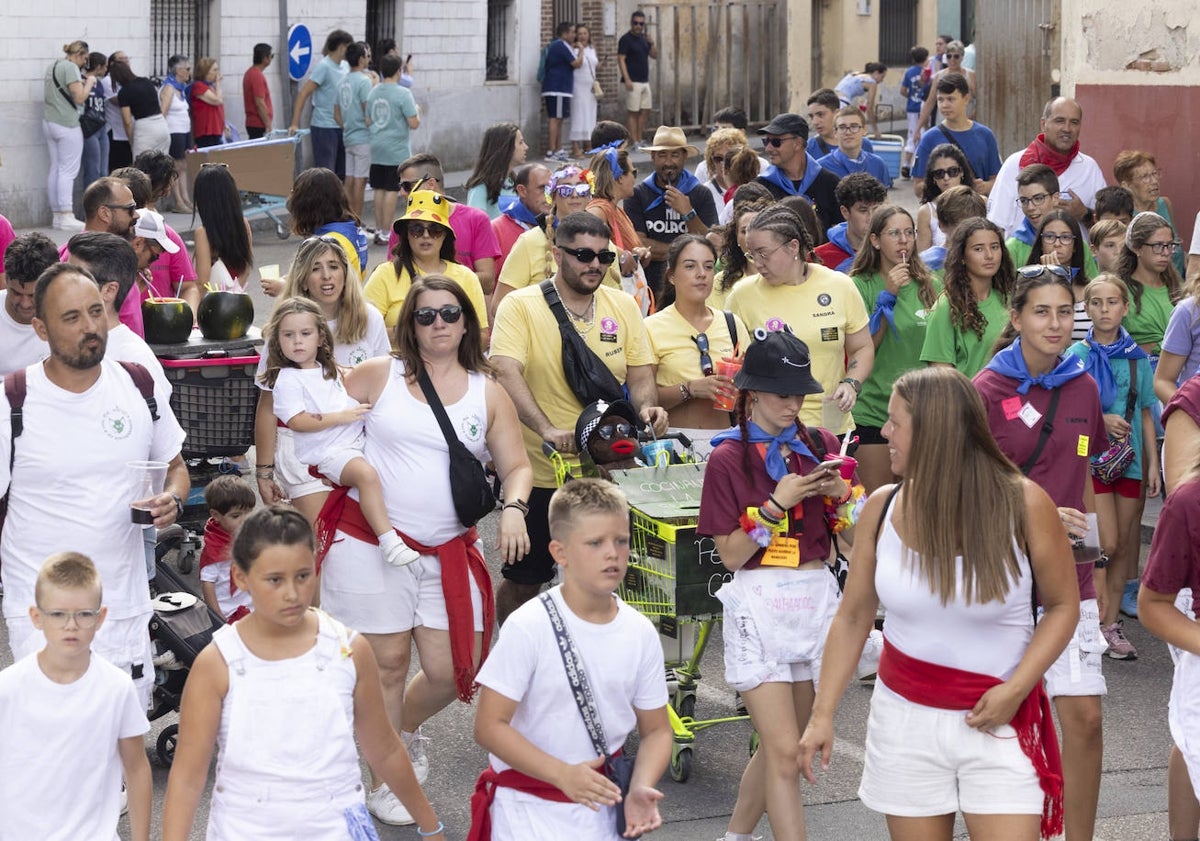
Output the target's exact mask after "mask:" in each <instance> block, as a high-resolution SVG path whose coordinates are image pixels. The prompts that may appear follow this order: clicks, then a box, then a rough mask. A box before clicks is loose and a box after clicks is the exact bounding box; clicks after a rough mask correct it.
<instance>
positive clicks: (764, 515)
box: [758, 502, 784, 526]
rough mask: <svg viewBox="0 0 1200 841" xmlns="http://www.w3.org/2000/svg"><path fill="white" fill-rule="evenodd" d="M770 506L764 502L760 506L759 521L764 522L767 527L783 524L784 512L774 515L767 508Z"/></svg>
mask: <svg viewBox="0 0 1200 841" xmlns="http://www.w3.org/2000/svg"><path fill="white" fill-rule="evenodd" d="M770 504H771V503H770V502H764V503H763V504H762V505H760V506H759V508H758V516H759V518H760V519H763V520H765V521H766V522H767V525H771V526H777V525H779V524H780V523H782V522H783V517H784V512H782V511H780V512H779V513H778V514H776V513H775V512H774V511H770V510H769V509H768V508H767V506H769V505H770Z"/></svg>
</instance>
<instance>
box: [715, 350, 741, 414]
mask: <svg viewBox="0 0 1200 841" xmlns="http://www.w3.org/2000/svg"><path fill="white" fill-rule="evenodd" d="M740 370H742V357H740V356H726V357H725V358H723V359H721V360H720V361H718V362H717V373H718V374H720V375H721V376H722V377H729V379H731V380H732V379H733V378H734V377H735V376H737V372H738V371H740ZM736 400H737V397H736V395H729V396H728V397H727V396H724V395H720V394H718V395H717V396H716V397H714V398H713V408H714V409H718V410H720V411H722V412H732V411H733V407H734V404H735V401H736Z"/></svg>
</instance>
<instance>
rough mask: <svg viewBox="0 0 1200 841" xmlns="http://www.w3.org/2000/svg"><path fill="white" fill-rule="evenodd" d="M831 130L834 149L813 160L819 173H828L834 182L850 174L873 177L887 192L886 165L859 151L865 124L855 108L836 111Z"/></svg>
mask: <svg viewBox="0 0 1200 841" xmlns="http://www.w3.org/2000/svg"><path fill="white" fill-rule="evenodd" d="M833 130H834V133H835V134H837V141H838V147H837V148H836V149H834V150H833V151H832V152H830V153H829V154H828V155H826V156H825V157H823V158H818V159H817V163H818V164H819V165H820V167H821V169H824V170H826V171H828V172H832V173H833V174H834V175H836V176H837V177H838V178H845V177H846V176H847V175H849V174H850V173H852V172H865V173H867V174H869V175H873V176H875V178H876V179H877V180H878V181H879V183H881V184H882V185H883V186H884V187H886V188H887V189H889V190H890V189H891V187H892V174H891V172H889V171H888V166H887V164H885V163H884V162H883V158H881V157H879V156H878V155H876V154H873V153H871V152H867V151H865V150H864V149H863V138H864V135H866V132H867V123H866V120H865V119H864V118H863V113H862V111H860V110H859V109H858V106H856V105H847V106H846V107H845V108H842V109H839V110H838V112H837V113H836V114H835V115H834V117H833Z"/></svg>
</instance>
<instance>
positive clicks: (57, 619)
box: [38, 608, 100, 628]
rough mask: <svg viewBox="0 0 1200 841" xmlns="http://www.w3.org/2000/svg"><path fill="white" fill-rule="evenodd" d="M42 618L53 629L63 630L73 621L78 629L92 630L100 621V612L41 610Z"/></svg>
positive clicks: (97, 610)
mask: <svg viewBox="0 0 1200 841" xmlns="http://www.w3.org/2000/svg"><path fill="white" fill-rule="evenodd" d="M38 610H39V612H40V613H41V614H42V618H43V619H45V620H46V621H47V622H48V623H49V624H50V625H52V626H53V627H55V628H65V627H67V626H68V625H70V624H71V620H75V625H76V626H77V627H80V628H94V627H96V623H97V622H99V621H100V610H99V609H96V610H41V608H38Z"/></svg>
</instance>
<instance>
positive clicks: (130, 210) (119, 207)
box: [104, 201, 138, 213]
mask: <svg viewBox="0 0 1200 841" xmlns="http://www.w3.org/2000/svg"><path fill="white" fill-rule="evenodd" d="M104 206H105V207H107V208H108V209H109V210H124V211H125V212H126V213H133V212H134V211H136V210H137V207H138V206H137V202H135V201H131V202H130V203H129V204H106V205H104Z"/></svg>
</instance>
